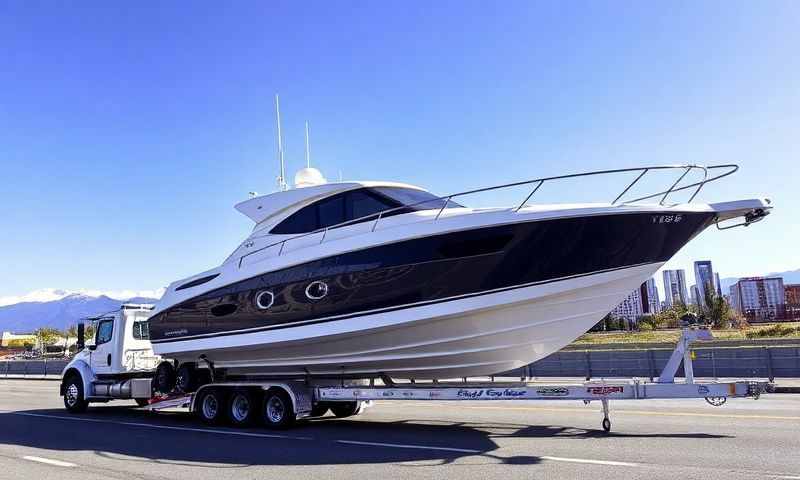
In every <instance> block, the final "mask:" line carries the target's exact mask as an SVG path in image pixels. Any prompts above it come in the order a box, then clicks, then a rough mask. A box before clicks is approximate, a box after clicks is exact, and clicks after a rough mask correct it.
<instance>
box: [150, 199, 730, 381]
mask: <svg viewBox="0 0 800 480" xmlns="http://www.w3.org/2000/svg"><path fill="white" fill-rule="evenodd" d="M714 215H715V214H714V213H713V212H683V213H675V212H671V213H669V214H664V213H663V212H636V213H624V214H605V215H585V216H576V217H567V218H549V219H545V220H542V219H531V220H528V221H516V222H514V223H503V224H499V225H488V226H481V227H479V228H469V229H462V230H457V231H444V232H441V233H439V234H434V235H431V234H426V235H421V236H420V235H418V234H417V235H414V231H413V230H411V229H410V228H409V229H407V230H406V231H404V232H405V233H404V234H403V236H400V235H398V236H397V240H396V241H394V242H390V243H386V244H382V245H373V246H370V247H368V248H359V249H353V248H352V243H349V244H348V243H347V242H348V240H347V239H343V240H338V241H336V242H331V243H330V244H325V245H320V246H319V247H316V248H324V247H327V248H328V249H330V250H331V251H332V252H331V253H330V254H329V255H327V256H324V257H322V258H319V256H318V257H317V258H316V259H314V260H312V261H307V262H304V263H299V264H294V265H291V264H289V265H287V266H286V267H285V268H274V269H271V270H270V271H267V272H264V273H261V274H259V275H256V276H253V277H250V278H245V279H241V280H237V281H235V282H232V283H230V284H228V285H226V286H224V287H222V288H216V289H213V290H210V291H208V292H205V293H202V294H199V295H197V296H195V297H191V298H188V299H187V300H185V301H182V302H180V303H177V304H175V305H173V306H171V307H166V308H162V309H160V310H159V312H158V313H157V314H156V315H154V316H153V317H152V318H151V319H150V333H151V340H152V342H153V347H154V351H155V353H157V354H160V355H162V356H165V357H168V358H174V359H177V360H178V361H179V362H197V361H198V359H199V358H201V356H202V358H205V359H206V360H208V361H211V362H213V363H214V365H215V366H216V367H217V368H223V369H226V370H228V372H229V373H234V372H236V373H241V374H253V375H267V374H269V375H274V374H286V375H307V374H312V375H373V374H380V373H385V374H388V375H391V376H397V377H414V378H446V377H450V378H452V377H460V376H475V375H490V374H494V373H499V372H502V371H506V370H509V369H513V368H516V367H520V366H523V365H525V364H528V363H531V362H533V361H536V360H538V359H540V358H543V357H545V356H547V355H549V354H551V353H553V352H554V351H556V350H558V349H560V348H562V347H563V346H565V345H566V344H568V343H569V342H571V341H572V340H574V339H575V338H577V337H578V336H580V335H581V334H582V333H584V332H585V331H586V330H588V329H589V328H590V327H592V325H594V324H595V323H597V322H598V321H599V320H600V319H602V318H603V316H605V315H606V314H607V313H608V312H609V311H610V310H611V309H612V308H613V307H614V306H616V305H617V304H618V303H619V302H621V301H622V300H623V299H624V298H625V297H626V296H627V295H629V294H630V292H632V291H633V290H634V289H636V288H637V287H639V286H640V285H641V283H642V282H643V281H645V280H646V279H647V278H649V277H650V276H652V275H653V274H654V273H655V272H656V270H657V269H658V268H659V267H660V266H661V265H663V263H664V262H666V260H668V259H669V258H670V257H672V255H674V254H675V253H676V252H677V251H678V250H679V249H680V248H681V247H682V246H683V245H684V244H685V243H686V242H688V241H689V240H690V239H691V238H693V237H694V236H695V235H697V234H698V233H699V232H700V231H702V230H703V229H705V228H706V227H707V226H708V225H710V224H711V223H712V222H713V220H714ZM471 218H473V219H474V218H475V217H474V216H473V217H471ZM509 218H514V219H526V218H528V217H526V216H525V215H518V214H516V213H510V214H509ZM665 219H669V221H666V220H665ZM436 223H438V222H434V224H436ZM442 224H443V225H445V223H444V222H442ZM429 225H430V224H429ZM353 238H357V237H353ZM348 245H350V246H349V247H348ZM309 248H312V247H309ZM337 248H338V249H339V252H338V253H336V249H337ZM279 258H280V257H279ZM287 261H288V260H287ZM223 277H224V275H223V276H222V277H220V278H223ZM215 281H216V280H215ZM323 286H324V288H323ZM180 288H181V287H178V288H177V289H180Z"/></svg>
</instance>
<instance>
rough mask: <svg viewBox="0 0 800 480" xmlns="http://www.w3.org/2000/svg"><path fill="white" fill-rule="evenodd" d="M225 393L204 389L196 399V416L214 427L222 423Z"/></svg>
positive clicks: (220, 390)
mask: <svg viewBox="0 0 800 480" xmlns="http://www.w3.org/2000/svg"><path fill="white" fill-rule="evenodd" d="M225 404H226V402H225V393H224V390H223V389H221V388H214V387H211V388H206V389H204V390H202V391H201V392H200V394H199V396H198V397H197V403H196V404H195V407H196V408H197V410H196V412H197V416H198V417H200V420H202V421H203V422H205V423H207V424H209V425H216V424H218V423H221V422H222V419H223V418H224V417H225Z"/></svg>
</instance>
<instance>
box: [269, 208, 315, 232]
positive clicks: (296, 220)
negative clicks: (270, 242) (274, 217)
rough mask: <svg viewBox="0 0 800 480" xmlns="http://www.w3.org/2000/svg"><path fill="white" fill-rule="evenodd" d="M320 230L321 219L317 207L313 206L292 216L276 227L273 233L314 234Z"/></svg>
mask: <svg viewBox="0 0 800 480" xmlns="http://www.w3.org/2000/svg"><path fill="white" fill-rule="evenodd" d="M318 228H319V219H318V218H317V205H316V204H312V205H309V206H307V207H305V208H303V209H301V210H298V211H297V212H295V213H293V214H291V215H290V216H289V217H288V218H287V219H286V220H284V221H282V222H281V223H279V224H278V225H276V226H275V228H273V229H272V232H271V233H278V234H291V233H305V232H313V231H314V230H316V229H318Z"/></svg>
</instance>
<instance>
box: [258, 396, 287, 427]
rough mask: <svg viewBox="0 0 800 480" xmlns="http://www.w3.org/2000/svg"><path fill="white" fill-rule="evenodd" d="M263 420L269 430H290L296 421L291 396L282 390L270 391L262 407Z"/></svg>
mask: <svg viewBox="0 0 800 480" xmlns="http://www.w3.org/2000/svg"><path fill="white" fill-rule="evenodd" d="M261 418H262V420H263V422H264V425H266V427H267V428H274V429H284V428H289V427H290V426H291V425H292V424H293V423H294V421H295V416H294V407H293V405H292V399H291V398H290V397H289V394H288V393H286V391H285V390H283V389H282V388H273V389H270V390H268V391H267V393H266V394H265V395H264V402H263V403H262V405H261Z"/></svg>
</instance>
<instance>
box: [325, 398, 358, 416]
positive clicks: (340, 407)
mask: <svg viewBox="0 0 800 480" xmlns="http://www.w3.org/2000/svg"><path fill="white" fill-rule="evenodd" d="M360 410H361V404H360V403H359V402H336V403H334V404H332V405H331V412H333V414H334V415H335V416H336V418H347V417H352V416H353V415H357V414H358V413H359V411H360Z"/></svg>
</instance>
